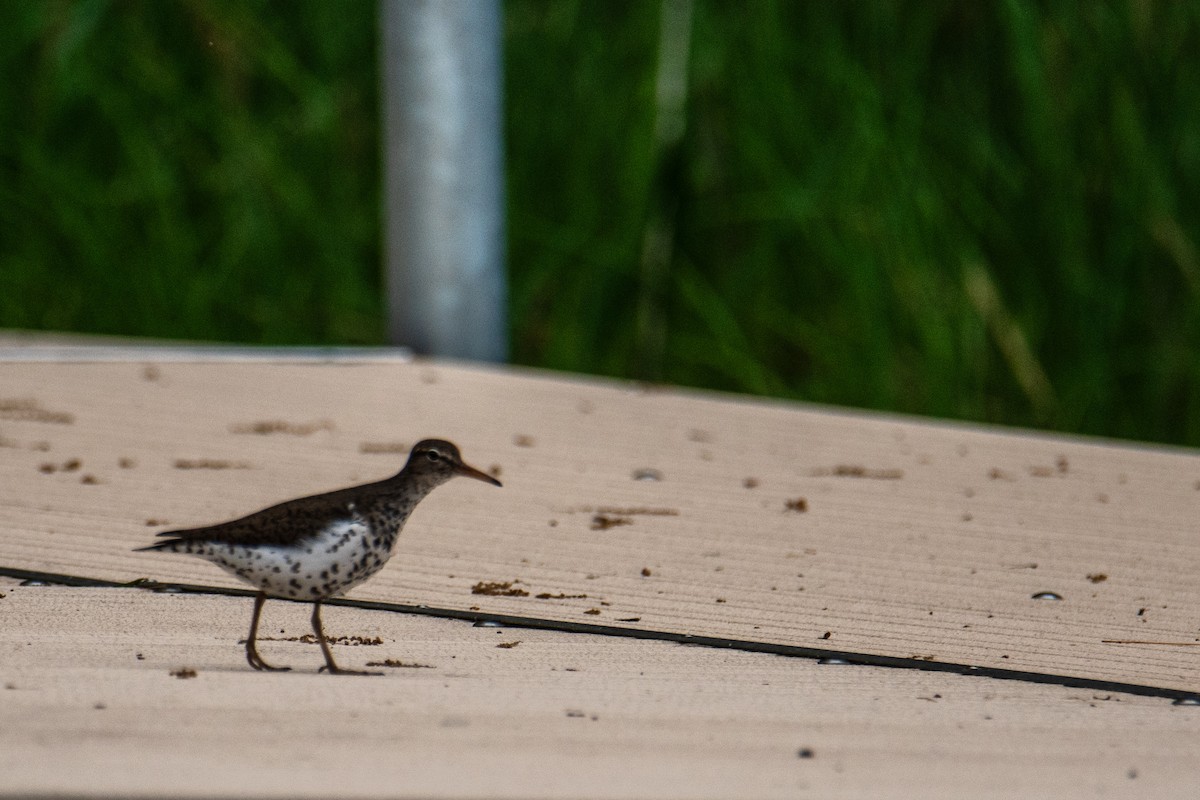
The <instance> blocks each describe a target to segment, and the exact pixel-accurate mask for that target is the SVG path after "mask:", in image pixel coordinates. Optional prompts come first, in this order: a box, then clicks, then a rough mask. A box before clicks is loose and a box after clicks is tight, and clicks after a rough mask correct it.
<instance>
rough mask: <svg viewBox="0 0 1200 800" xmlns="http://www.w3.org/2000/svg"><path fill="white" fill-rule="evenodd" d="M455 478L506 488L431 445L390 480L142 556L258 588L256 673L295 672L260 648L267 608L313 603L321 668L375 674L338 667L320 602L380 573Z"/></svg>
mask: <svg viewBox="0 0 1200 800" xmlns="http://www.w3.org/2000/svg"><path fill="white" fill-rule="evenodd" d="M456 475H462V476H465V477H468V478H475V479H476V480H481V481H484V482H485V483H490V484H492V485H494V486H499V485H500V481H498V480H496V479H495V478H493V477H492V476H490V475H488V474H486V473H484V472H480V471H479V470H477V469H475V468H474V467H471V466H468V465H467V464H464V463H463V460H462V456H460V455H459V452H458V448H457V447H455V446H454V445H453V444H451V443H450V442H446V441H442V440H441V439H426V440H424V441H421V442H417V444H415V445H414V446H413V449H412V451H411V452H410V453H409V456H408V463H407V464H405V465H404V469H402V470H400V472H398V473H396V474H395V475H393V476H392V477H390V478H387V479H385V480H382V481H377V482H375V483H367V484H363V485H361V486H351V487H349V488H346V489H338V490H337V491H333V492H326V493H324V494H316V495H312V496H311V497H301V498H298V499H296V500H289V501H287V502H285V503H280V504H278V505H274V506H271V507H270V508H264V509H263V510H262V511H257V512H255V513H253V514H250V515H249V516H245V517H242V518H240V519H235V520H231V521H229V522H222V523H219V524H217V525H210V526H208V527H204V528H190V529H187V530H173V531H163V532H162V533H160V534H158V535H159V536H167V537H170V538H168V539H166V540H165V541H162V542H158V543H156V544H152V545H150V546H149V547H139V548H136V549H137V550H159V551H162V552H167V553H190V554H191V555H194V556H200V557H201V558H206V559H208V560H209V561H211V562H213V563H214V564H217V565H218V566H220V567H222V568H224V569H226V570H228V571H229V572H231V573H233V574H234V575H237V576H238V577H239V578H241V579H242V580H244V581H246V582H247V583H249V584H251V585H253V586H254V587H256V588H257V589H258V594H257V595H255V597H254V615H253V616H252V617H251V618H250V635H249V636H247V637H246V660H247V661H249V662H250V666H252V667H254V668H255V669H260V670H273V671H282V670H287V669H289V667H273V666H271V665H270V664H268V663H267V662H265V661H263V659H262V656H260V655H259V654H258V648H257V647H256V646H255V639H256V638H257V634H258V619H259V616H260V615H261V614H262V607H263V603H265V602H266V600H267V598H268V597H278V598H282V599H285V600H300V601H308V602H311V603H313V614H312V627H313V632H314V633H315V634H316V636H317V641H318V642H319V643H320V645H321V652H322V653H324V655H325V667H323V668H322V669H328V670H329V671H330V672H331V673H333V674H335V675H378V674H380V673H371V672H359V671H356V670H348V669H342V668H341V667H339V666H338V665H337V664H336V663H335V662H334V660H333V654H332V653H331V652H330V651H329V642H328V641H327V640H326V638H325V631H324V630H323V628H322V626H321V603H322V602H324V601H325V600H328V599H329V598H331V597H335V596H337V595H339V594H342V593H343V592H346V591H347V590H349V589H351V588H352V587H354V586H357V585H358V584H360V583H362V582H363V581H365V580H366V579H367V578H369V577H371V576H372V575H374V574H375V573H376V572H378V571H379V570H380V568H381V567H383V565H384V564H386V563H387V560H388V559H389V558H391V556H392V551H393V550H394V549H395V546H396V539H397V537H398V536H399V535H400V529H401V528H403V527H404V522H405V520H407V519H408V515H409V514H411V513H412V510H413V508H414V507H415V506H416V505H417V503H419V502H420V501H421V498H423V497H425V495H427V494H429V493H430V492H431V491H433V490H434V489H435V488H436V487H438V486H440V485H442V484H443V483H445V482H446V481H448V480H450V479H451V478H453V477H455V476H456Z"/></svg>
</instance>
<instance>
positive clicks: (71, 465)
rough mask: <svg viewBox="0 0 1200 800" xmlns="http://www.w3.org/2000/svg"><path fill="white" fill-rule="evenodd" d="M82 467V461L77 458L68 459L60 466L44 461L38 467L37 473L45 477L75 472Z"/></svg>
mask: <svg viewBox="0 0 1200 800" xmlns="http://www.w3.org/2000/svg"><path fill="white" fill-rule="evenodd" d="M82 466H83V461H82V460H80V459H78V458H68V459H67V460H66V461H64V462H62V463H61V464H55V463H53V462H51V461H46V462H44V463H42V464H39V465H38V472H41V473H43V474H46V475H52V474H54V473H55V472H77V471H78V470H79V468H80V467H82Z"/></svg>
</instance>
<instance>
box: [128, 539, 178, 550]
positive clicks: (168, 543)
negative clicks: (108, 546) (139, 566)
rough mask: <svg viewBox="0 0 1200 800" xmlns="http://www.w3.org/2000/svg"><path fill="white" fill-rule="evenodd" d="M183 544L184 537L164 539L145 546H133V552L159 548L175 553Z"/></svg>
mask: <svg viewBox="0 0 1200 800" xmlns="http://www.w3.org/2000/svg"><path fill="white" fill-rule="evenodd" d="M181 544H183V539H164V540H163V541H161V542H155V543H154V544H150V545H146V546H145V547H135V548H133V552H135V553H141V552H145V551H147V550H158V551H160V552H165V553H174V552H175V551H176V550H177V549H178V547H179V545H181Z"/></svg>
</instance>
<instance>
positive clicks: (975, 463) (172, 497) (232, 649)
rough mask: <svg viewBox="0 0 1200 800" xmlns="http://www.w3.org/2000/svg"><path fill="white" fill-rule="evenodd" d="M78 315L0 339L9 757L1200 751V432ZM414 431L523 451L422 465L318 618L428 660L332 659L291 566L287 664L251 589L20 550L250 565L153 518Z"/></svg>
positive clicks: (264, 787)
mask: <svg viewBox="0 0 1200 800" xmlns="http://www.w3.org/2000/svg"><path fill="white" fill-rule="evenodd" d="M72 352H73V354H72V355H71V356H70V357H71V358H72V359H74V360H75V362H76V363H56V362H41V363H39V362H36V361H33V360H29V359H26V360H22V361H18V360H15V359H16V358H17V357H18V356H17V355H14V353H13V351H9V354H10V359H11V360H9V361H8V362H6V363H0V519H2V522H0V569H2V570H4V571H5V572H6V573H7V574H8V575H10V576H16V578H13V577H10V579H9V585H7V586H0V592H3V593H4V594H5V595H6V596H5V597H4V598H0V619H4V620H5V624H4V626H3V628H0V653H3V655H0V681H3V682H5V685H11V686H13V687H15V688H12V689H10V690H8V691H6V692H3V693H0V700H2V701H4V702H0V773H7V774H8V775H9V776H10V779H9V780H8V781H7V782H6V783H7V784H8V786H3V785H0V793H4V792H15V793H42V794H45V793H65V794H71V795H78V796H115V795H128V794H141V795H171V796H215V795H223V796H228V795H239V796H247V797H250V796H253V797H263V796H284V795H286V796H314V797H315V796H326V795H328V794H334V793H337V794H344V795H347V796H369V797H374V796H384V795H389V796H405V797H622V798H623V797H728V796H756V797H760V796H761V797H773V796H789V797H790V796H796V795H797V794H798V793H800V794H803V793H804V792H802V791H800V790H807V792H808V793H811V794H813V795H814V796H822V797H889V796H896V797H905V796H925V797H942V796H944V797H961V796H964V794H967V793H969V795H968V796H973V797H981V796H1029V795H1030V794H1032V793H1038V794H1042V795H1050V794H1052V795H1053V796H1056V797H1090V796H1093V795H1100V794H1105V795H1112V794H1113V793H1116V794H1118V795H1127V796H1139V797H1150V796H1190V792H1191V791H1194V787H1195V785H1196V781H1197V778H1200V769H1198V768H1197V766H1196V761H1195V753H1196V752H1197V751H1198V749H1200V706H1192V705H1186V704H1184V705H1178V704H1173V701H1176V700H1178V699H1179V698H1182V697H1188V696H1190V695H1191V694H1192V693H1194V692H1200V581H1198V580H1197V579H1196V571H1197V566H1200V535H1198V534H1197V524H1198V520H1200V513H1198V512H1200V457H1197V455H1196V454H1195V453H1194V452H1191V451H1182V450H1170V449H1165V448H1148V447H1136V446H1128V445H1118V444H1114V443H1107V442H1100V441H1094V440H1084V439H1072V438H1065V437H1051V436H1044V435H1036V434H1031V433H1028V432H1021V431H1007V430H998V429H983V428H979V427H976V426H968V425H960V424H946V423H936V422H930V421H924V420H918V419H913V418H900V417H889V416H884V415H873V414H864V413H851V412H846V411H842V410H837V409H827V408H815V407H812V406H804V405H799V404H791V403H778V402H768V401H761V400H752V399H747V398H743V397H734V396H722V395H714V394H706V393H699V392H688V391H679V390H671V389H664V388H658V387H643V386H636V385H629V384H618V383H613V382H605V381H599V380H593V379H581V378H575V377H570V376H562V375H551V374H544V373H535V372H530V371H521V370H514V369H507V368H504V369H501V368H486V367H479V366H471V365H460V364H450V363H442V362H413V361H410V360H407V359H404V358H396V359H386V358H383V359H381V358H377V357H362V358H348V359H340V358H334V359H332V360H330V359H328V358H325V359H316V360H312V361H304V360H299V361H297V360H296V359H285V358H280V359H276V360H275V362H274V363H272V362H262V361H259V362H255V361H246V360H244V359H243V360H241V361H237V362H229V361H222V360H210V361H196V360H194V359H191V358H188V357H187V356H186V353H183V354H182V355H181V354H180V353H173V352H172V351H163V350H157V351H142V352H140V355H141V357H137V358H135V357H133V356H134V355H138V353H135V354H130V353H129V352H127V351H122V352H121V353H119V354H117V356H116V357H119V358H123V359H129V360H117V361H114V360H111V358H112V357H114V353H113V351H106V352H107V353H108V356H107V357H106V356H104V353H103V352H100V351H79V352H74V351H72ZM0 355H2V353H0ZM47 355H48V356H50V357H53V353H49V354H47ZM285 362H286V363H285ZM426 436H440V437H444V438H448V439H451V440H453V441H455V442H457V443H458V444H459V445H460V447H461V448H462V450H463V453H464V456H465V457H466V458H467V460H468V461H470V462H471V463H473V464H475V465H476V466H479V467H481V468H483V469H491V470H493V471H494V472H496V473H497V474H498V475H499V477H500V479H501V480H503V481H504V483H505V486H504V488H503V489H501V490H497V489H493V488H491V487H487V486H484V485H482V484H476V483H473V482H468V481H459V482H453V483H451V484H449V485H448V486H446V487H444V488H442V489H439V490H438V491H437V492H435V493H434V494H433V495H431V496H430V497H429V498H428V499H427V500H425V501H424V502H423V503H422V505H421V507H420V508H419V509H418V511H417V512H416V513H415V514H414V516H413V518H412V520H411V521H410V523H409V526H408V527H407V528H406V530H405V534H404V536H403V537H401V540H400V544H399V549H398V552H397V555H396V557H395V558H393V560H392V561H391V562H390V563H389V565H388V566H387V567H386V568H385V569H384V571H383V572H381V573H380V574H379V575H378V576H376V577H375V578H374V579H373V580H371V581H370V582H368V583H366V584H364V585H363V586H361V587H359V588H358V589H356V590H355V591H354V592H353V593H352V595H351V598H350V599H351V600H359V601H372V602H374V603H376V604H377V605H376V606H375V607H374V608H356V607H350V606H343V607H335V608H330V610H329V612H328V614H327V615H326V617H327V619H326V624H327V627H328V628H329V630H330V631H331V633H336V634H341V635H345V636H362V637H367V638H369V639H373V638H374V637H376V636H378V637H379V638H380V640H381V644H378V645H371V646H360V647H352V646H344V647H340V648H339V650H338V654H337V655H338V658H339V661H340V662H341V663H343V664H345V665H347V666H361V665H362V664H365V663H366V662H367V661H372V660H374V661H384V660H387V659H393V660H399V661H402V662H406V663H408V662H417V663H421V664H425V665H427V666H428V668H402V667H401V668H389V669H386V671H387V672H388V675H387V676H386V677H384V678H375V679H366V678H351V679H335V678H331V677H328V676H324V675H316V674H315V669H316V667H317V666H318V665H319V663H320V656H319V652H317V649H316V647H315V646H313V645H308V644H304V643H301V642H295V641H286V640H287V639H288V638H289V637H293V638H294V637H298V636H300V635H302V634H304V633H305V632H306V631H307V607H305V606H299V605H295V604H289V603H283V602H276V603H271V604H269V605H268V606H267V612H266V618H265V628H264V629H265V630H267V631H272V630H279V631H281V633H280V634H276V635H277V636H278V638H280V639H283V640H284V641H279V642H267V643H266V644H264V648H263V649H264V653H265V654H266V655H267V657H268V659H271V658H275V659H276V660H280V661H283V662H285V663H291V664H292V665H293V666H295V667H296V668H297V669H298V672H293V673H288V674H283V675H268V674H259V673H254V672H252V671H250V670H249V668H248V667H246V665H245V662H244V659H243V656H242V652H241V649H240V647H239V646H238V644H237V641H238V639H240V638H242V637H243V636H244V635H245V630H244V629H245V627H246V625H247V624H248V621H249V612H250V604H249V601H248V600H245V599H243V598H240V597H234V596H225V595H219V594H192V593H186V594H175V593H155V592H150V591H146V590H141V589H124V588H65V587H36V586H15V585H12V584H15V583H16V580H17V578H28V577H30V576H31V575H33V574H35V573H50V574H54V575H59V576H74V577H80V578H87V579H94V580H97V581H101V582H108V583H114V584H120V583H129V582H132V581H135V580H138V579H150V580H153V581H157V582H163V583H178V584H187V585H193V586H207V587H214V588H217V589H231V588H236V587H238V584H237V583H236V582H234V581H232V579H229V578H227V576H225V574H224V573H223V572H221V571H220V570H218V569H217V568H216V567H213V566H211V565H209V564H207V563H206V562H203V561H200V560H198V559H189V558H187V557H183V556H170V555H158V554H147V553H134V552H132V550H131V548H133V547H135V546H137V545H139V544H143V543H146V542H148V541H149V540H150V538H151V537H152V535H153V534H154V533H155V532H157V531H158V530H162V529H163V528H164V527H166V526H189V525H198V524H204V523H207V522H212V521H217V520H220V519H223V518H228V517H232V516H236V515H240V514H243V513H246V512H249V511H252V510H255V509H256V508H259V507H262V506H264V505H267V504H269V503H273V502H277V501H280V500H284V499H287V498H290V497H295V496H298V495H301V494H305V493H309V492H314V491H319V490H323V489H329V488H335V487H338V486H341V485H345V484H348V483H352V482H359V481H366V480H373V479H376V478H380V477H383V476H386V475H388V474H390V473H392V472H394V471H395V470H397V469H398V468H399V467H400V466H402V464H403V460H404V457H405V454H406V452H407V446H408V445H410V444H411V443H412V442H414V441H416V440H417V439H419V438H423V437H426ZM481 584H499V585H501V586H503V587H504V588H503V589H501V590H499V591H502V592H509V594H507V595H505V594H494V593H491V594H489V593H484V594H480V593H478V589H476V590H475V591H473V588H475V587H479V586H480V585H481ZM506 584H507V585H506ZM505 585H506V586H505ZM1043 596H1053V597H1058V598H1061V599H1038V598H1039V597H1043ZM408 606H424V607H425V608H422V609H419V610H420V611H421V612H422V613H421V614H404V613H395V612H394V611H389V610H387V609H403V607H408ZM486 618H500V619H504V620H506V621H507V622H508V623H509V624H508V625H507V626H505V627H501V628H485V627H472V626H471V624H470V620H472V619H486ZM518 623H520V624H521V625H523V627H517V626H516V624H518ZM528 626H534V627H528ZM513 641H519V642H520V643H519V644H517V645H514V646H512V647H504V648H498V647H496V645H497V644H507V643H509V642H513ZM680 642H683V643H685V644H700V645H706V646H681V645H680ZM756 651H758V652H756ZM138 654H141V657H140V658H139V657H138ZM821 656H825V657H827V658H829V657H840V658H843V659H849V660H852V661H857V662H862V663H865V664H887V665H891V666H892V668H883V667H879V666H861V665H852V666H839V665H836V664H820V663H818V661H817V660H816V658H817V657H821ZM185 667H186V668H188V669H191V670H194V671H195V672H196V673H197V675H196V678H195V679H183V680H181V679H179V678H177V677H172V676H171V675H170V672H171V671H172V670H175V671H178V670H180V669H183V668H185ZM896 667H899V668H896ZM937 670H948V671H937ZM97 704H100V705H103V706H104V707H103V708H96V705H97ZM145 764H152V765H153V766H152V767H148V768H144V767H143V765H145ZM64 765H66V766H67V767H69V768H64ZM0 783H4V782H0Z"/></svg>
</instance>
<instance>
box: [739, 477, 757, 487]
mask: <svg viewBox="0 0 1200 800" xmlns="http://www.w3.org/2000/svg"><path fill="white" fill-rule="evenodd" d="M742 488H743V489H757V488H758V478H744V479H743V480H742Z"/></svg>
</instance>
